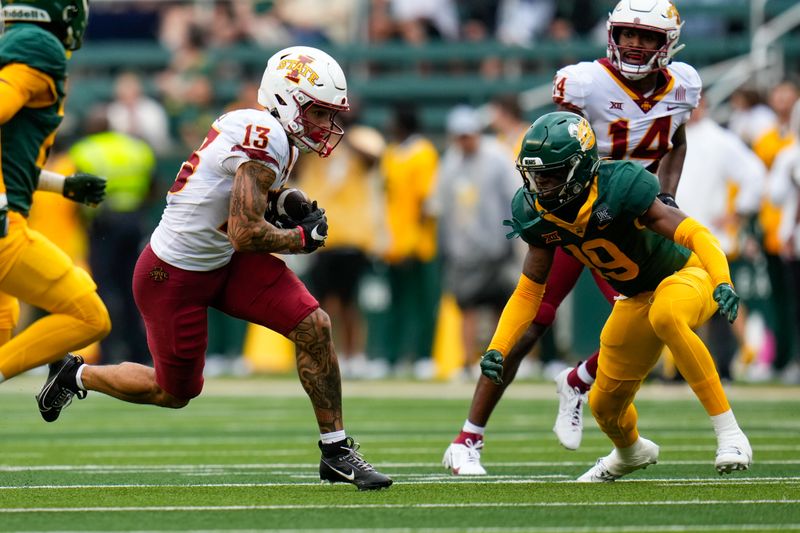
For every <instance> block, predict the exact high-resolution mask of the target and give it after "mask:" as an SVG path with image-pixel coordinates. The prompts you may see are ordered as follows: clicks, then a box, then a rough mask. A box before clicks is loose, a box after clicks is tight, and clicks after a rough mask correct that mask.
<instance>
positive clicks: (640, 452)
mask: <svg viewBox="0 0 800 533" xmlns="http://www.w3.org/2000/svg"><path fill="white" fill-rule="evenodd" d="M657 462H658V445H657V444H656V443H655V442H653V441H650V440H647V439H645V438H644V437H639V440H637V441H636V442H635V443H634V444H633V445H631V446H630V447H628V448H624V449H622V450H620V449H619V448H614V449H613V450H611V453H610V454H608V455H606V456H605V457H601V458H600V459H598V460H597V463H596V464H595V465H594V466H593V467H592V468H590V469H589V470H588V471H587V472H586V473H585V474H583V475H582V476H581V477H579V478H578V481H580V482H582V483H605V482H609V481H615V480H617V479H619V478H621V477H622V476H624V475H625V474H630V473H631V472H634V471H636V470H639V469H643V468H647V467H648V466H650V465H653V464H656V463H657Z"/></svg>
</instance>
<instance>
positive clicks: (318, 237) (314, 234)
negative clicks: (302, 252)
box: [311, 226, 328, 241]
mask: <svg viewBox="0 0 800 533" xmlns="http://www.w3.org/2000/svg"><path fill="white" fill-rule="evenodd" d="M318 227H319V226H314V228H313V229H312V230H311V238H312V239H314V240H315V241H324V240H325V239H327V238H328V236H327V235H320V234H319V232H317V228H318Z"/></svg>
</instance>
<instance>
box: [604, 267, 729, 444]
mask: <svg viewBox="0 0 800 533" xmlns="http://www.w3.org/2000/svg"><path fill="white" fill-rule="evenodd" d="M713 291H714V287H713V286H712V282H711V277H710V276H709V275H708V273H707V272H706V271H705V270H704V269H703V268H702V265H701V264H700V261H699V260H698V259H697V257H696V256H695V255H692V257H691V258H690V260H689V262H688V263H687V265H686V266H685V267H684V268H683V269H681V270H680V271H678V272H676V273H675V274H673V275H671V276H669V277H667V278H665V279H664V280H663V281H662V282H661V283H660V284H659V285H658V287H657V288H656V290H655V291H654V292H647V293H643V294H639V295H637V296H635V297H632V298H627V299H622V300H619V301H618V302H616V303H615V304H614V307H613V310H612V312H611V316H609V318H608V321H607V322H606V324H605V326H604V327H603V331H602V333H601V335H600V358H599V360H598V369H597V380H596V381H595V384H594V386H593V387H592V390H591V393H590V396H589V404H590V406H591V408H592V413H593V414H594V417H595V419H596V420H597V423H598V424H599V425H600V428H601V429H602V430H603V432H605V433H606V435H608V436H609V437H610V438H611V440H612V441H613V442H614V445H615V446H617V447H618V448H625V447H628V446H630V445H631V444H633V443H634V442H635V441H636V439H637V438H638V436H639V433H638V430H637V428H636V421H637V413H636V408H635V407H634V405H633V398H634V396H635V395H636V392H637V391H638V390H639V387H640V386H641V384H642V382H643V381H644V379H645V377H646V376H647V374H648V373H649V372H650V370H651V369H652V368H653V366H655V364H656V362H657V361H658V358H659V356H660V355H661V351H662V349H663V347H664V344H666V345H667V346H668V347H669V349H670V351H672V354H673V357H674V359H675V365H676V366H677V368H678V370H679V371H680V373H681V374H682V375H683V377H684V378H685V379H686V381H687V383H688V384H689V386H690V387H691V388H692V390H693V391H694V393H695V395H696V396H697V398H698V399H699V400H700V402H701V403H702V404H703V407H704V408H705V409H706V412H707V413H708V414H709V415H710V416H714V415H718V414H720V413H723V412H725V411H727V410H728V409H730V404H729V403H728V399H727V397H726V396H725V391H724V390H723V389H722V383H721V382H720V379H719V375H718V374H717V370H716V366H715V365H714V360H713V359H712V358H711V354H710V353H709V351H708V348H706V346H705V345H704V344H703V341H701V340H700V338H699V337H698V336H697V334H695V332H694V331H693V330H694V329H696V328H697V327H699V326H700V325H701V324H703V323H704V322H705V321H706V320H708V319H709V318H710V317H711V316H712V315H713V314H714V313H715V312H717V304H716V302H715V301H714V299H713V297H712V293H713Z"/></svg>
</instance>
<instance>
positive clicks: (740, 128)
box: [728, 87, 775, 146]
mask: <svg viewBox="0 0 800 533" xmlns="http://www.w3.org/2000/svg"><path fill="white" fill-rule="evenodd" d="M730 105H731V116H730V118H729V119H728V128H729V129H730V130H731V131H732V132H733V133H735V134H736V135H738V136H739V137H741V139H742V140H743V141H744V142H745V143H746V144H747V145H748V146H753V142H755V140H756V139H758V138H759V137H761V136H762V135H763V134H764V133H765V132H766V131H767V130H769V129H770V128H771V127H772V125H773V124H774V123H775V112H774V111H772V109H770V107H769V106H768V105H767V104H765V103H764V100H763V98H761V95H760V94H759V92H758V91H757V90H756V89H753V88H749V87H743V88H740V89H737V90H736V91H734V92H733V94H731V98H730Z"/></svg>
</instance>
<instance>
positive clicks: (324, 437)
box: [319, 429, 347, 444]
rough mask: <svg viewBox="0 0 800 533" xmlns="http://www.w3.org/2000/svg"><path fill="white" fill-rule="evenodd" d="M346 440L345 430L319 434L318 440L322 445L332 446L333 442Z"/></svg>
mask: <svg viewBox="0 0 800 533" xmlns="http://www.w3.org/2000/svg"><path fill="white" fill-rule="evenodd" d="M346 438H347V433H346V432H345V430H343V429H342V430H339V431H331V432H330V433H320V434H319V440H321V441H322V444H332V443H334V442H339V441H340V440H344V439H346Z"/></svg>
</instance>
